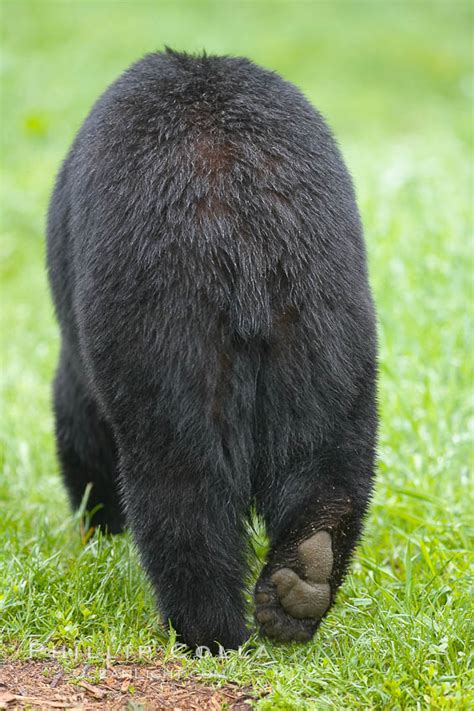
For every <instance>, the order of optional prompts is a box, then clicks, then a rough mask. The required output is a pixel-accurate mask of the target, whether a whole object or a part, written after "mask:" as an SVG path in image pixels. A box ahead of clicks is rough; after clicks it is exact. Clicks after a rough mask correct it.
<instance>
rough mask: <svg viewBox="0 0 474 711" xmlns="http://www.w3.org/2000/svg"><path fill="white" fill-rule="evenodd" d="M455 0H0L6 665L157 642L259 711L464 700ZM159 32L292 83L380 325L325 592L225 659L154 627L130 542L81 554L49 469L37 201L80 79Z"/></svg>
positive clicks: (461, 12) (116, 63)
mask: <svg viewBox="0 0 474 711" xmlns="http://www.w3.org/2000/svg"><path fill="white" fill-rule="evenodd" d="M470 8H472V6H470V5H469V4H468V3H465V4H464V3H462V2H451V3H446V4H444V5H442V4H437V3H434V2H428V3H421V2H420V3H408V2H404V3H388V2H387V3H384V2H371V3H368V2H332V3H329V2H327V3H323V2H308V3H304V2H290V3H287V2H278V1H275V2H272V3H270V2H229V3H227V2H219V3H216V4H212V3H207V2H194V3H192V4H188V3H186V2H175V3H153V4H145V3H138V2H135V3H105V2H102V3H99V2H73V3H32V4H30V3H26V2H16V3H13V2H12V3H3V4H2V20H3V22H2V25H3V46H4V55H3V61H2V85H3V90H2V140H3V151H2V189H3V200H2V204H3V215H2V232H3V235H2V242H1V256H2V300H1V318H2V327H1V335H2V346H1V359H2V369H1V370H2V372H1V380H2V388H3V394H2V412H1V449H2V453H1V456H2V471H3V473H2V475H1V480H0V507H1V508H0V541H1V546H0V630H1V643H0V653H1V654H2V656H3V657H7V656H10V657H11V656H16V657H21V658H28V657H30V656H35V657H38V656H41V655H44V654H46V653H47V651H48V650H49V653H51V652H52V651H54V650H55V651H56V653H57V652H58V650H60V657H61V659H62V660H63V661H65V662H67V663H69V664H73V663H74V662H75V660H78V659H83V658H84V657H87V658H89V659H90V660H91V661H93V662H94V661H95V662H97V663H103V661H104V659H105V657H106V655H107V653H109V654H111V655H116V656H121V657H128V658H129V659H134V660H150V659H152V658H153V656H154V655H155V654H157V653H162V652H163V650H165V654H166V657H167V658H169V659H173V660H176V659H179V660H181V661H182V663H183V665H184V670H185V673H189V674H192V675H194V676H196V677H197V678H200V679H203V680H205V681H208V682H209V683H216V684H220V683H223V682H224V681H226V680H230V681H234V682H237V683H239V684H240V683H241V684H251V685H252V686H253V688H254V689H255V691H256V693H258V692H260V691H262V690H266V691H269V690H270V694H269V695H267V696H264V697H262V698H261V700H260V701H258V702H257V706H258V708H260V709H295V710H296V709H340V708H344V707H346V708H350V709H359V708H360V709H366V708H394V709H398V708H400V709H405V708H434V709H438V708H453V709H460V708H469V707H471V708H472V706H473V705H474V698H473V694H472V689H473V686H472V677H470V676H469V651H470V648H471V646H472V636H471V630H470V626H469V612H470V611H469V604H470V599H469V580H468V573H469V564H470V563H471V564H472V556H471V557H470V554H469V552H470V551H472V550H473V537H472V519H471V517H470V508H471V507H472V496H471V500H470V496H469V491H471V494H472V477H471V473H472V464H473V457H472V454H473V452H472V427H471V428H470V418H471V425H472V409H471V402H470V400H472V360H471V354H472V335H473V329H472V319H471V315H472V304H473V281H472V275H473V254H474V245H473V242H472V238H471V231H472V206H471V198H472V177H473V176H472V171H471V161H472V138H473V135H472V127H471V118H472V107H473V101H472V95H473V84H472V72H473V66H472V59H471V51H472V47H471V41H470V31H471V30H472V12H471V10H470ZM164 44H168V45H170V46H172V47H175V48H178V49H188V50H199V49H202V48H206V49H207V50H208V51H215V52H227V53H231V54H245V55H249V56H251V57H252V58H254V59H255V60H256V61H258V62H260V63H262V64H264V65H266V66H268V67H271V68H274V69H276V70H278V71H280V72H281V73H282V74H283V75H284V76H285V77H287V78H288V79H290V80H293V81H295V82H296V83H298V84H299V85H300V86H301V87H302V88H303V90H304V91H305V92H306V94H307V95H308V96H309V97H310V98H311V99H312V100H313V101H314V103H315V104H316V105H317V106H318V107H319V108H320V109H321V110H322V111H323V113H324V114H325V115H326V116H327V118H328V119H329V121H330V123H331V124H332V125H333V127H334V129H335V131H336V133H337V135H338V137H339V140H340V143H341V146H342V148H343V151H344V154H345V156H346V159H347V162H348V164H349V166H350V168H351V171H352V173H353V175H354V179H355V184H356V188H357V192H358V197H359V204H360V208H361V213H362V218H363V222H364V225H365V230H366V236H367V245H368V252H369V258H370V270H371V281H372V285H373V289H374V294H375V299H376V303H377V306H378V313H379V322H380V345H381V361H380V371H381V373H380V376H381V377H380V406H381V416H382V427H381V436H380V458H379V478H378V485H377V492H376V496H375V500H374V504H373V507H372V511H371V516H370V518H369V522H368V526H367V531H366V535H365V538H364V542H363V545H362V546H361V547H360V549H359V551H358V555H357V557H356V560H355V564H354V566H353V569H352V573H351V575H350V576H349V577H348V579H347V581H346V583H345V585H344V587H343V589H342V591H341V594H340V596H339V603H338V605H337V606H336V607H335V608H334V610H333V612H332V613H331V614H330V616H329V617H328V618H327V620H326V621H325V623H324V624H323V626H322V628H321V630H320V632H319V634H318V635H317V637H316V639H315V640H314V641H313V642H312V643H311V644H310V645H307V646H305V647H300V646H291V647H286V648H285V647H277V646H274V645H271V644H269V643H263V642H260V641H256V648H255V649H254V650H253V651H250V652H249V653H248V654H247V655H245V656H239V655H237V654H231V655H229V656H228V657H227V658H226V659H223V660H219V659H202V660H197V661H196V660H193V659H190V658H189V657H187V656H185V655H184V654H183V653H182V652H180V651H179V650H178V649H176V647H175V646H173V643H172V640H171V641H169V640H168V639H167V637H166V636H165V635H164V633H163V631H162V630H161V628H160V627H159V624H158V621H157V617H156V613H155V609H154V605H153V600H152V597H151V593H150V590H149V588H148V586H147V584H146V581H145V580H144V576H143V573H142V572H141V570H140V568H139V565H138V563H137V558H136V554H135V551H134V549H133V546H132V544H131V541H130V538H129V537H128V536H127V535H126V536H121V537H118V538H114V539H111V540H109V539H105V538H100V537H98V538H94V539H93V540H92V541H90V542H89V543H88V544H87V545H85V546H84V545H83V544H82V542H81V539H80V536H79V528H78V521H77V519H74V518H73V517H72V515H71V514H70V512H69V510H68V507H67V502H66V497H65V495H64V493H63V491H62V488H61V486H60V483H59V476H58V467H57V463H56V459H55V453H54V442H53V437H52V418H51V410H50V390H49V387H50V386H49V383H50V380H51V376H52V372H53V369H54V365H55V360H56V355H57V349H58V332H57V327H56V325H55V323H54V319H53V315H52V307H51V303H50V299H49V296H48V290H47V284H46V277H45V271H44V267H43V262H44V243H43V233H44V215H45V211H46V207H47V200H48V195H49V193H50V190H51V186H52V181H53V177H54V173H55V171H56V170H57V167H58V164H59V162H60V160H61V159H62V157H63V156H64V153H65V151H66V149H67V147H68V144H69V142H70V141H71V139H72V137H73V135H74V133H75V131H76V130H77V128H78V126H79V124H80V122H81V121H82V119H83V117H84V115H85V113H86V111H87V110H88V108H89V107H90V105H91V103H92V102H93V100H94V99H95V98H96V96H97V95H98V94H99V92H100V91H101V90H102V89H103V88H104V87H105V86H106V85H107V84H108V83H109V82H110V81H111V80H112V79H114V78H115V77H116V76H117V75H118V73H119V72H120V71H121V70H122V69H123V68H124V67H125V66H126V65H127V64H128V63H129V62H130V61H132V60H134V59H136V58H137V57H139V56H140V55H142V54H144V53H145V52H146V51H149V50H152V49H155V48H160V47H162V46H163V45H164ZM470 312H471V313H470ZM470 527H471V528H470Z"/></svg>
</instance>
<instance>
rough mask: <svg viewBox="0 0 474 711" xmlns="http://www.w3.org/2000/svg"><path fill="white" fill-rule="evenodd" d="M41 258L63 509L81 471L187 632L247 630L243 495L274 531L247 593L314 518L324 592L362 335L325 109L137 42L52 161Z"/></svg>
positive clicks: (359, 495) (192, 640)
mask: <svg viewBox="0 0 474 711" xmlns="http://www.w3.org/2000/svg"><path fill="white" fill-rule="evenodd" d="M48 266H49V275H50V281H51V286H52V291H53V295H54V301H55V304H56V310H57V316H58V319H59V323H60V325H61V335H62V348H61V357H60V362H59V366H58V371H57V375H56V379H55V387H54V404H55V413H56V428H57V443H58V452H59V458H60V461H61V466H62V472H63V476H64V480H65V483H66V486H67V487H68V490H69V494H70V497H71V501H72V504H73V506H74V507H77V506H78V504H79V503H80V500H81V497H82V496H83V494H84V490H85V487H86V485H87V483H88V482H92V484H93V488H92V492H91V497H90V499H89V507H90V508H91V509H93V508H95V507H96V506H97V505H102V507H101V508H99V510H98V511H97V513H96V514H95V517H94V522H95V523H96V524H100V525H102V526H104V527H105V528H108V529H109V530H110V531H112V532H116V531H120V530H121V528H122V526H123V525H124V519H126V520H127V522H128V524H129V525H130V527H131V529H132V531H133V534H134V537H135V540H136V542H137V545H138V548H139V551H140V554H141V558H142V560H143V563H144V565H145V567H146V569H147V571H148V574H149V576H150V578H151V580H152V583H153V585H154V586H155V589H156V594H157V598H158V602H159V606H160V609H161V612H162V614H163V615H164V617H165V618H166V619H170V620H171V622H172V623H173V625H174V627H175V628H176V630H177V631H178V632H179V633H180V635H181V636H182V638H183V639H184V640H185V642H187V643H188V644H190V645H207V646H209V647H211V648H213V649H215V644H214V643H215V642H216V641H218V642H220V643H221V644H222V645H223V646H224V647H227V648H233V647H237V646H238V645H239V644H241V643H242V641H243V640H244V639H245V638H246V635H247V631H246V625H245V619H244V601H243V595H242V587H243V580H244V578H245V574H246V562H245V560H246V558H245V550H246V533H245V531H246V527H245V520H246V517H247V516H248V514H249V510H250V508H251V506H252V504H255V506H256V509H257V511H258V513H259V514H260V515H261V517H262V518H263V520H264V521H265V524H266V526H267V530H268V533H269V537H270V541H271V545H272V549H271V552H270V556H269V563H268V565H267V567H266V568H265V569H264V571H263V572H262V576H261V580H260V583H259V585H260V586H261V585H262V584H263V583H265V584H267V582H268V581H269V577H268V576H269V575H270V574H271V572H272V571H274V570H275V569H276V568H278V567H279V566H280V567H281V566H282V565H288V564H290V563H291V561H292V559H293V558H294V551H295V546H296V544H297V543H298V542H300V541H301V540H303V539H304V538H305V537H306V536H308V535H309V533H310V532H312V531H315V530H319V529H325V530H328V531H329V532H330V533H331V535H332V541H333V548H334V561H335V562H334V570H333V574H332V577H331V599H332V600H333V599H334V595H335V592H336V590H337V587H338V586H339V585H340V583H341V580H342V578H343V574H344V572H345V570H346V567H347V564H348V561H349V557H350V554H351V552H352V550H353V548H354V545H355V544H356V542H357V539H358V537H359V534H360V532H361V527H362V520H363V516H364V513H365V511H366V508H367V505H368V501H369V498H370V493H371V489H372V482H373V470H374V450H375V438H376V427H377V414H376V405H375V384H376V334H375V318H374V311H373V306H372V301H371V296H370V292H369V287H368V283H367V271H366V259H365V252H364V244H363V237H362V231H361V225H360V220H359V216H358V212H357V207H356V204H355V198H354V192H353V188H352V184H351V180H350V177H349V175H348V172H347V170H346V168H345V166H344V163H343V161H342V158H341V156H340V153H339V150H338V148H337V146H336V143H335V141H334V139H333V137H332V135H331V133H330V131H329V129H328V127H327V126H326V124H325V123H324V121H323V119H322V118H321V116H320V115H319V114H318V113H317V112H316V111H315V110H314V109H313V108H312V107H311V106H310V104H309V103H308V101H306V99H305V98H304V97H303V96H302V94H301V93H300V92H299V91H298V90H297V89H296V88H295V87H294V86H293V85H292V84H290V83H288V82H286V81H283V80H282V79H281V78H280V77H279V76H277V75H276V74H274V73H272V72H269V71H266V70H264V69H261V68H259V67H257V66H255V65H254V64H252V63H251V62H250V61H248V60H246V59H234V58H228V57H206V56H204V57H200V58H194V57H190V56H187V55H183V54H178V53H175V52H171V51H166V52H165V53H158V54H151V55H149V56H147V57H145V58H144V59H143V60H141V61H139V62H137V63H136V64H135V65H133V66H132V67H131V68H130V69H128V70H127V71H126V72H125V73H124V74H123V75H122V76H121V77H120V78H119V79H118V80H117V81H116V82H115V83H114V84H113V85H112V86H111V87H110V88H109V89H108V90H107V91H106V92H105V93H104V94H103V96H102V97H101V98H100V99H99V100H98V102H97V103H96V105H95V106H94V108H93V109H92V111H91V113H90V115H89V116H88V118H87V119H86V121H85V123H84V124H83V126H82V128H81V130H80V131H79V133H78V135H77V137H76V139H75V141H74V143H73V146H72V148H71V150H70V152H69V155H68V156H67V158H66V160H65V162H64V164H63V166H62V168H61V171H60V173H59V176H58V179H57V183H56V187H55V190H54V194H53V196H52V199H51V205H50V211H49V219H48ZM121 501H123V505H124V510H125V514H123V513H122V509H121ZM292 557H293V558H292ZM317 622H318V621H316V622H314V621H313V622H311V624H310V627H308V629H310V632H311V633H312V632H314V629H315V628H316V627H317Z"/></svg>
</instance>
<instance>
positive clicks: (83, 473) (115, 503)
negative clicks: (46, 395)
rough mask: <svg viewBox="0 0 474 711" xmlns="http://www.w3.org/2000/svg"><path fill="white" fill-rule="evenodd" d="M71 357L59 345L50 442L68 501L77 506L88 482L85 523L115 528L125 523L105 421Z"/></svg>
mask: <svg viewBox="0 0 474 711" xmlns="http://www.w3.org/2000/svg"><path fill="white" fill-rule="evenodd" d="M76 361H77V356H70V355H69V353H68V347H67V346H66V345H63V348H62V351H61V356H60V360H59V364H58V368H57V370H56V376H55V379H54V384H53V399H54V414H55V425H56V427H55V429H56V444H57V450H58V457H59V462H60V467H61V472H62V476H63V479H64V483H65V485H66V488H67V491H68V494H69V499H70V501H71V506H72V508H73V509H74V510H76V509H78V508H79V507H80V505H81V503H82V500H83V497H84V494H85V493H86V490H87V486H88V485H92V486H91V490H90V494H89V498H88V500H87V510H88V511H91V512H92V516H91V521H90V523H91V525H92V526H94V527H96V526H100V527H101V528H102V529H103V530H104V531H107V532H108V533H120V532H121V531H122V530H123V527H124V525H125V517H124V514H123V511H122V506H121V501H120V494H119V486H118V470H117V455H116V445H115V441H114V438H113V435H112V432H111V429H110V426H109V424H108V423H107V422H106V420H105V419H104V418H103V417H102V416H101V414H100V412H99V410H98V407H97V403H96V402H95V400H94V398H93V396H92V395H91V394H90V392H89V389H88V387H87V386H86V385H85V383H84V380H83V377H82V373H81V372H80V365H79V363H77V362H76Z"/></svg>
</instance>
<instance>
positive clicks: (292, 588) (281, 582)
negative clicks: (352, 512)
mask: <svg viewBox="0 0 474 711" xmlns="http://www.w3.org/2000/svg"><path fill="white" fill-rule="evenodd" d="M297 557H298V564H299V566H298V571H299V573H300V575H298V573H296V572H295V571H294V570H292V569H291V568H289V567H287V568H279V569H278V570H276V571H275V572H274V573H273V574H272V575H271V577H270V580H269V582H271V585H268V584H267V585H266V584H263V585H262V584H260V585H259V586H258V591H257V592H256V595H255V602H256V605H257V609H256V612H255V616H256V619H257V621H258V622H259V623H260V624H261V625H262V630H263V632H264V633H265V634H266V635H267V636H269V637H272V638H273V639H277V640H279V641H291V640H294V641H307V640H308V639H310V638H311V636H312V634H313V632H314V630H315V629H316V627H317V623H318V622H319V620H320V619H321V617H322V616H323V615H324V613H325V612H326V611H327V609H328V608H329V605H330V603H331V588H330V585H329V579H330V576H331V573H332V568H333V551H332V539H331V536H330V534H329V533H328V532H327V531H318V532H317V533H315V534H313V535H312V536H311V537H310V538H308V539H306V540H305V541H303V543H301V544H300V545H299V546H298V549H297Z"/></svg>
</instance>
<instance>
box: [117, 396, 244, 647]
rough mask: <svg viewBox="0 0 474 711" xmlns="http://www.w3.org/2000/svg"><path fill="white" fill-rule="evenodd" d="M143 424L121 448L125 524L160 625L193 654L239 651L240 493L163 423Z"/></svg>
mask: <svg viewBox="0 0 474 711" xmlns="http://www.w3.org/2000/svg"><path fill="white" fill-rule="evenodd" d="M134 412H135V418H137V410H136V409H135V411H134ZM137 419H138V418H137ZM141 422H142V427H141V428H140V431H135V433H133V432H132V427H131V426H130V428H129V430H128V433H127V437H126V438H124V439H123V441H121V446H120V456H121V470H122V473H123V485H124V494H125V501H126V506H127V520H128V521H129V524H130V527H131V529H132V532H133V534H134V537H135V540H136V543H137V546H138V549H139V552H140V556H141V559H142V561H143V563H144V566H145V568H146V570H147V572H148V575H149V577H150V579H151V582H152V583H153V586H154V588H155V592H156V596H157V599H158V604H159V608H160V611H161V613H162V618H163V620H164V622H168V621H169V622H171V624H172V625H173V628H174V629H175V630H176V632H177V633H178V635H179V639H180V640H181V641H183V642H184V643H185V644H187V645H188V646H189V647H191V648H193V649H196V648H198V647H205V648H208V649H209V650H210V651H211V652H212V653H216V652H217V651H218V649H219V645H222V647H224V648H225V649H236V648H237V647H239V646H240V645H241V644H242V643H243V642H244V641H245V639H246V638H247V636H248V632H247V629H246V625H245V613H244V597H243V585H244V579H245V573H246V555H245V553H246V533H245V516H246V507H247V502H246V500H245V499H246V497H245V491H239V489H238V487H234V486H232V484H231V483H230V482H228V481H227V482H226V479H225V477H223V476H222V473H219V472H218V471H217V465H216V462H215V460H214V458H213V457H212V455H211V456H209V453H208V454H207V455H206V454H205V453H204V452H203V451H198V450H199V449H200V448H199V447H198V446H197V445H196V446H195V447H193V446H190V443H189V442H188V441H186V436H185V435H184V434H182V433H179V432H177V431H176V430H174V429H173V428H171V427H170V424H169V422H167V420H166V418H165V417H162V418H161V417H159V418H158V417H157V418H156V419H155V418H153V417H147V418H146V419H144V418H143V419H141Z"/></svg>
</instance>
